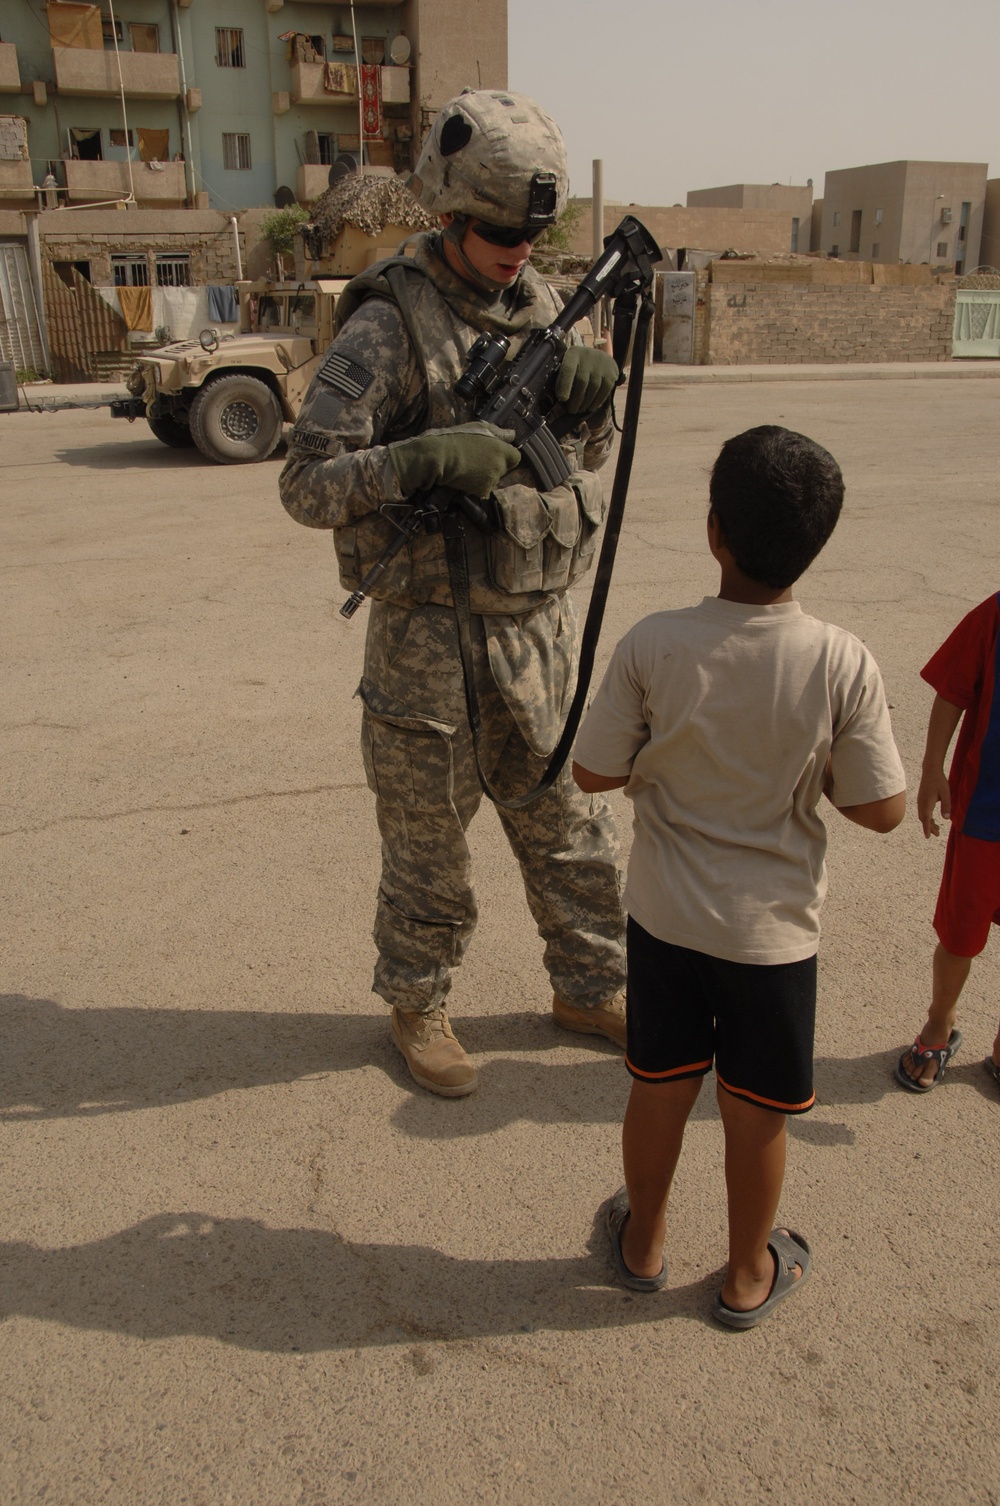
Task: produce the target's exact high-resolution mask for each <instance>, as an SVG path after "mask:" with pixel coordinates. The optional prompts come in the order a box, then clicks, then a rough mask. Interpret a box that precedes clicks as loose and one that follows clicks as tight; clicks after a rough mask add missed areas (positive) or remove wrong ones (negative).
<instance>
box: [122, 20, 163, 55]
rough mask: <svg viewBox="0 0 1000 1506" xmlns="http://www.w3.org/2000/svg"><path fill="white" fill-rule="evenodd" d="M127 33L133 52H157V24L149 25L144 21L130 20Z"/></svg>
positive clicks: (158, 29)
mask: <svg viewBox="0 0 1000 1506" xmlns="http://www.w3.org/2000/svg"><path fill="white" fill-rule="evenodd" d="M128 35H129V41H130V42H131V43H132V51H133V52H159V50H160V28H159V27H158V26H149V25H147V24H146V22H145V21H130V22H129V23H128Z"/></svg>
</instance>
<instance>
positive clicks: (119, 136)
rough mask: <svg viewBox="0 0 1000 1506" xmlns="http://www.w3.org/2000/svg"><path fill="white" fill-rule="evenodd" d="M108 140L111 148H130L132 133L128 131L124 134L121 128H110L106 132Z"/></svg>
mask: <svg viewBox="0 0 1000 1506" xmlns="http://www.w3.org/2000/svg"><path fill="white" fill-rule="evenodd" d="M108 139H109V141H110V142H111V145H112V146H126V145H127V146H131V145H132V131H131V129H129V130H128V131H127V132H126V131H125V130H123V128H122V127H121V126H112V127H111V129H110V131H109V132H108Z"/></svg>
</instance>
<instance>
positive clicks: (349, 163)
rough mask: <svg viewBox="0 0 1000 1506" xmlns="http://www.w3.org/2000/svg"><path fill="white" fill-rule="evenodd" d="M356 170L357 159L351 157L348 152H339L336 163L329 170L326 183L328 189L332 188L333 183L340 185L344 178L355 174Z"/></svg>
mask: <svg viewBox="0 0 1000 1506" xmlns="http://www.w3.org/2000/svg"><path fill="white" fill-rule="evenodd" d="M357 170H358V159H357V157H354V156H352V155H351V153H350V152H341V154H340V156H339V157H338V158H337V160H336V162H335V163H334V164H333V166H332V167H331V168H330V171H329V174H328V175H327V180H326V181H327V183H328V185H329V187H330V188H332V187H333V185H334V184H335V183H340V182H342V181H343V179H344V178H349V177H350V176H351V174H352V173H356V172H357Z"/></svg>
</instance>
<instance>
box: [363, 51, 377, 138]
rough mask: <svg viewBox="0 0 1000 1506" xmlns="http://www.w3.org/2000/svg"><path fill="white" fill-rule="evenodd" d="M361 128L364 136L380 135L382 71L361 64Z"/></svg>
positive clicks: (367, 64)
mask: <svg viewBox="0 0 1000 1506" xmlns="http://www.w3.org/2000/svg"><path fill="white" fill-rule="evenodd" d="M361 128H362V130H363V131H364V133H365V135H366V136H381V134H382V69H381V68H380V67H379V65H378V64H377V63H362V64H361Z"/></svg>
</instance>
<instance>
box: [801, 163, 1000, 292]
mask: <svg viewBox="0 0 1000 1506" xmlns="http://www.w3.org/2000/svg"><path fill="white" fill-rule="evenodd" d="M986 172H987V165H986V163H985V162H878V163H873V164H869V165H868V166H865V167H847V168H839V169H837V170H836V171H835V172H828V173H827V174H826V178H825V182H824V190H823V212H822V226H821V230H820V245H819V246H818V247H814V249H818V250H822V251H824V252H826V254H827V255H828V256H837V257H840V258H841V260H843V261H873V262H911V263H919V262H927V263H929V264H930V265H931V266H932V267H937V268H941V269H942V270H947V271H952V272H954V273H955V274H956V275H958V276H961V275H962V274H963V273H964V272H971V271H972V270H973V269H974V268H975V267H977V266H978V265H979V258H980V242H981V238H982V231H983V210H984V206H985V202H986Z"/></svg>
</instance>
